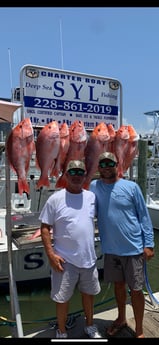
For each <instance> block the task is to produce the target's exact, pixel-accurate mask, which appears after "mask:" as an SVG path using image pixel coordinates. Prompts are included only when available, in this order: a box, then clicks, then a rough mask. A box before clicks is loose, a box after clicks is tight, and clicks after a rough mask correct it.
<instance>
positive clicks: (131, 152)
mask: <svg viewBox="0 0 159 345" xmlns="http://www.w3.org/2000/svg"><path fill="white" fill-rule="evenodd" d="M127 127H128V132H129V139H128V147H127V151H126V154H125V158H124V162H123V170H124V172H126V171H127V169H128V168H129V167H130V166H131V164H132V162H133V159H134V158H135V156H137V154H138V140H139V134H137V132H136V131H135V129H134V127H133V126H132V125H128V126H127Z"/></svg>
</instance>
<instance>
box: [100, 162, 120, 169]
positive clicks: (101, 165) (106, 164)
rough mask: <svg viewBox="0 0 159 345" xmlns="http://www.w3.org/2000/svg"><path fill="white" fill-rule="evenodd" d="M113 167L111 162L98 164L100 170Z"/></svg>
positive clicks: (113, 164) (113, 163)
mask: <svg viewBox="0 0 159 345" xmlns="http://www.w3.org/2000/svg"><path fill="white" fill-rule="evenodd" d="M115 165H116V163H115V162H113V161H110V162H99V167H100V168H106V167H109V168H114V167H115Z"/></svg>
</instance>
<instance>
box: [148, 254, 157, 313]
mask: <svg viewBox="0 0 159 345" xmlns="http://www.w3.org/2000/svg"><path fill="white" fill-rule="evenodd" d="M144 275H145V284H146V289H147V291H148V294H149V297H150V300H151V303H152V304H153V306H154V307H155V308H159V300H158V299H157V298H156V297H155V296H154V295H153V292H152V290H151V286H150V284H149V280H148V273H147V263H146V260H145V261H144Z"/></svg>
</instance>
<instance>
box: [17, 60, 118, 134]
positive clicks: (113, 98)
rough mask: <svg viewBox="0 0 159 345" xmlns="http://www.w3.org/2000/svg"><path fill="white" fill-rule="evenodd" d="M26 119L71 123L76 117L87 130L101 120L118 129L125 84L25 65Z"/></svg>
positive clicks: (22, 78)
mask: <svg viewBox="0 0 159 345" xmlns="http://www.w3.org/2000/svg"><path fill="white" fill-rule="evenodd" d="M20 94H21V103H22V104H23V107H22V112H23V118H24V117H30V119H31V122H32V124H33V125H34V126H44V125H45V124H47V123H49V122H50V121H52V120H56V121H57V122H58V123H59V124H61V123H64V122H66V123H67V124H68V126H70V125H71V124H72V123H73V122H74V121H75V120H81V121H83V122H84V125H85V128H86V129H93V128H95V127H96V126H97V125H98V124H99V123H100V122H105V123H106V124H108V123H112V124H113V126H114V128H115V129H117V128H118V127H119V125H120V118H121V84H120V82H119V81H118V80H115V79H111V78H105V77H101V76H94V75H87V74H82V73H77V72H70V71H64V70H57V69H51V68H46V67H41V66H35V65H25V66H23V67H22V69H21V74H20Z"/></svg>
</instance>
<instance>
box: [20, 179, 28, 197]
mask: <svg viewBox="0 0 159 345" xmlns="http://www.w3.org/2000/svg"><path fill="white" fill-rule="evenodd" d="M18 191H19V194H20V195H22V194H23V193H24V192H26V193H28V194H29V192H30V188H29V184H28V181H27V180H24V179H23V180H22V179H18Z"/></svg>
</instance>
